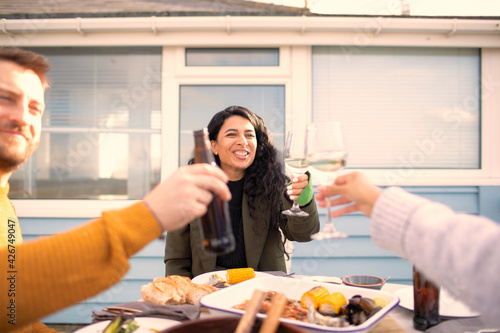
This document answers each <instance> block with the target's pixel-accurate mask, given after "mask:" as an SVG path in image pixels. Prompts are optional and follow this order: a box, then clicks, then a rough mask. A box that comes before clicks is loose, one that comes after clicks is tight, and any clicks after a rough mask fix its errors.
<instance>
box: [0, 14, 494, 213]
mask: <svg viewBox="0 0 500 333" xmlns="http://www.w3.org/2000/svg"><path fill="white" fill-rule="evenodd" d="M499 24H500V20H472V19H434V18H429V19H416V18H393V17H392V18H391V17H387V18H383V17H359V18H356V17H182V18H176V17H164V18H159V17H151V18H83V19H45V20H43V22H40V21H39V20H5V22H3V30H2V32H0V44H2V45H7V46H21V47H22V46H26V47H28V46H30V47H34V46H54V47H56V46H103V47H105V46H123V45H127V46H131V47H132V46H142V45H160V46H163V59H162V63H163V78H162V92H163V95H162V106H161V108H162V115H163V120H162V135H163V136H162V145H163V150H162V151H163V152H164V155H163V156H162V168H161V171H162V179H166V178H167V177H168V175H169V174H170V173H171V172H173V171H174V170H175V169H176V168H177V163H178V162H177V161H178V159H177V158H169V156H170V157H171V156H174V157H177V156H178V147H179V142H178V137H179V135H178V131H179V128H178V123H179V86H180V85H182V84H280V85H284V86H285V94H286V96H285V103H286V104H285V112H286V118H285V119H286V120H285V122H286V123H285V130H289V129H293V128H298V127H301V126H304V125H305V124H306V123H308V122H310V120H311V112H312V111H311V105H312V102H311V101H312V100H311V88H312V87H311V47H312V46H314V45H343V46H345V47H346V48H348V49H351V50H353V51H356V49H359V48H362V47H369V46H396V47H397V46H402V47H405V46H408V47H415V46H417V47H472V48H480V49H481V56H482V58H481V61H482V63H481V78H482V81H483V82H482V93H483V98H482V100H481V103H482V104H481V169H479V170H430V169H423V170H415V172H414V173H413V174H412V175H411V177H402V179H401V182H399V183H398V184H397V185H401V186H413V185H414V186H481V185H492V186H499V185H500V154H499V152H500V66H498V63H500V38H499V34H500V30H498V28H497V26H498V25H499ZM185 47H207V48H214V47H245V48H251V47H279V48H280V64H279V66H277V68H274V67H269V66H263V67H262V68H259V67H258V66H252V67H251V68H246V67H227V68H223V67H213V66H207V67H201V66H193V67H189V68H188V67H186V66H185V62H184V59H185V58H184V54H183V52H184V48H185ZM363 171H365V172H366V173H367V174H368V175H369V176H370V177H371V178H372V179H373V180H374V181H375V182H376V183H377V184H378V185H391V184H389V182H388V181H387V172H392V171H393V170H383V169H382V170H369V169H366V170H363ZM402 171H404V170H402ZM133 202H136V201H134V200H123V201H120V200H116V201H104V200H33V199H22V200H13V203H14V205H15V207H16V211H17V214H18V216H19V217H74V218H78V217H83V218H92V217H96V216H99V215H100V214H101V212H102V211H104V210H109V209H118V208H121V207H124V206H128V205H130V204H132V203H133Z"/></svg>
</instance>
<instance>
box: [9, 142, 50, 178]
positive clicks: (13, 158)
mask: <svg viewBox="0 0 500 333" xmlns="http://www.w3.org/2000/svg"><path fill="white" fill-rule="evenodd" d="M39 144H40V141H37V142H33V143H31V144H28V145H27V146H26V149H25V150H24V154H20V153H17V154H16V153H14V154H12V153H9V149H8V148H7V149H5V147H2V146H3V145H2V144H0V170H2V171H3V172H12V171H15V170H17V169H19V168H20V167H21V166H22V165H23V164H24V162H26V161H27V160H28V158H30V156H31V155H32V154H33V153H34V152H35V150H36V149H37V148H38V145H39ZM7 145H9V143H7Z"/></svg>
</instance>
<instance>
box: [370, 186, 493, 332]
mask: <svg viewBox="0 0 500 333" xmlns="http://www.w3.org/2000/svg"><path fill="white" fill-rule="evenodd" d="M371 233H372V237H373V240H374V242H375V244H377V245H378V246H380V247H382V248H384V249H387V250H390V251H393V252H395V253H396V254H398V255H399V256H401V257H403V258H405V259H407V260H409V261H411V262H412V263H414V264H415V265H416V266H417V267H418V268H419V269H420V270H422V271H423V272H425V273H426V275H427V276H428V277H429V278H431V279H432V280H434V281H435V282H437V283H438V284H440V285H441V286H443V287H445V288H446V289H447V291H448V292H449V293H450V294H451V295H453V296H455V297H456V298H458V299H461V300H462V301H463V302H464V303H466V304H468V305H469V306H471V308H473V309H475V310H477V311H479V312H480V313H481V314H482V315H483V316H484V317H485V319H486V320H488V321H491V322H492V323H494V324H495V325H498V326H500V317H499V316H498V313H499V309H500V288H499V286H498V274H500V225H498V224H497V223H495V222H493V221H491V220H488V219H486V218H484V217H479V216H475V215H468V214H459V213H455V212H453V211H452V210H451V209H450V208H448V207H447V206H445V205H442V204H438V203H435V202H432V201H429V200H427V199H424V198H421V197H419V196H416V195H413V194H410V193H408V192H406V191H404V190H402V189H400V188H396V187H393V188H389V189H387V190H385V191H384V192H383V193H382V195H381V196H380V197H379V199H378V200H377V202H376V203H375V206H374V208H373V211H372V221H371Z"/></svg>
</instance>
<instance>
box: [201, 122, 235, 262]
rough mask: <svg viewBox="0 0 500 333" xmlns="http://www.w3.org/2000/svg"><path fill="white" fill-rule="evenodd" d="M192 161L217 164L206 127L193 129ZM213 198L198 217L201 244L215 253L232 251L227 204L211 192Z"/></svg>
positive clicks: (233, 243) (231, 233) (231, 231)
mask: <svg viewBox="0 0 500 333" xmlns="http://www.w3.org/2000/svg"><path fill="white" fill-rule="evenodd" d="M194 143H195V151H194V162H195V163H208V164H211V165H213V166H217V164H216V163H215V159H214V155H213V153H212V149H211V147H210V140H209V138H208V129H207V128H206V127H205V128H204V129H202V130H199V131H194ZM213 197H214V198H213V200H212V202H211V203H210V205H208V207H207V213H206V214H205V215H204V216H202V217H201V218H200V220H201V230H203V245H204V247H205V250H206V251H207V252H210V253H215V254H225V253H229V252H232V251H234V247H235V241H234V235H233V229H232V227H231V218H230V215H229V205H228V202H227V201H224V200H221V199H220V198H218V197H217V196H216V195H215V194H213Z"/></svg>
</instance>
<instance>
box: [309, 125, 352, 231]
mask: <svg viewBox="0 0 500 333" xmlns="http://www.w3.org/2000/svg"><path fill="white" fill-rule="evenodd" d="M306 135H307V136H306V159H307V163H308V164H309V166H310V171H311V172H312V173H313V175H314V177H315V178H316V179H318V180H319V181H320V183H321V184H325V185H328V184H331V183H332V182H333V180H334V179H335V177H336V176H337V174H338V172H339V171H341V170H342V169H343V168H344V166H345V163H346V159H347V150H346V147H345V143H344V137H343V134H342V128H341V125H340V123H339V122H316V123H312V124H310V125H308V126H307V134H306ZM325 200H326V208H327V221H328V222H327V223H326V225H325V226H324V227H323V230H321V231H320V232H318V233H316V234H314V235H312V236H311V238H313V239H328V238H345V237H347V234H345V233H343V232H340V231H337V230H336V229H335V226H334V225H333V221H332V219H331V217H330V204H329V199H328V198H325Z"/></svg>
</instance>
